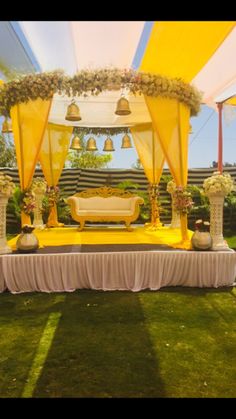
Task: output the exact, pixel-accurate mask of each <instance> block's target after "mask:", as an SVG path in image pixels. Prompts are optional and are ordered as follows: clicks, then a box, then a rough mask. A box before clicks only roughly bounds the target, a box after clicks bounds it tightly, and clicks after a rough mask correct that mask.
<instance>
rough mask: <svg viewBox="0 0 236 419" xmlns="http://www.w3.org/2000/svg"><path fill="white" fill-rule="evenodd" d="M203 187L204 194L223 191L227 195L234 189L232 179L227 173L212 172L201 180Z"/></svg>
mask: <svg viewBox="0 0 236 419" xmlns="http://www.w3.org/2000/svg"><path fill="white" fill-rule="evenodd" d="M203 188H204V192H205V194H206V195H208V194H215V193H219V192H220V193H223V194H224V195H228V194H229V193H230V192H232V191H234V190H235V186H234V181H233V179H232V177H231V176H230V174H229V173H223V174H221V173H220V172H214V173H213V175H212V176H211V177H208V178H207V179H205V180H204V182H203Z"/></svg>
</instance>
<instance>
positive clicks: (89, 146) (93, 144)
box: [86, 137, 97, 151]
mask: <svg viewBox="0 0 236 419" xmlns="http://www.w3.org/2000/svg"><path fill="white" fill-rule="evenodd" d="M86 150H87V151H96V150H97V144H96V141H95V140H94V138H92V137H90V138H89V139H88V141H87V145H86Z"/></svg>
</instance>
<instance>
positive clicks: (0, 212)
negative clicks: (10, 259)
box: [0, 193, 12, 255]
mask: <svg viewBox="0 0 236 419" xmlns="http://www.w3.org/2000/svg"><path fill="white" fill-rule="evenodd" d="M8 198H9V195H5V194H2V193H0V254H1V255H3V254H6V253H12V250H11V248H10V247H9V246H8V244H7V237H6V208H7V202H8Z"/></svg>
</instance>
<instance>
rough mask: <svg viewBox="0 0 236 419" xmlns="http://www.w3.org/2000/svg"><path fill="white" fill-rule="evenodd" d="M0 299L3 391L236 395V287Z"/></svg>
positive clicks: (37, 394) (0, 385)
mask: <svg viewBox="0 0 236 419" xmlns="http://www.w3.org/2000/svg"><path fill="white" fill-rule="evenodd" d="M0 299H1V300H0V336H1V339H0V397H22V395H23V396H24V397H106V398H107V397H139V398H142V397H235V396H236V362H235V347H236V327H235V319H236V288H222V289H217V290H215V289H190V288H180V287H176V288H168V289H167V288H166V289H162V290H160V291H157V292H151V291H145V292H139V293H132V292H98V291H91V290H83V291H82V290H81V291H77V292H74V293H67V294H66V293H61V294H46V293H30V294H20V295H11V294H9V293H3V294H1V295H0Z"/></svg>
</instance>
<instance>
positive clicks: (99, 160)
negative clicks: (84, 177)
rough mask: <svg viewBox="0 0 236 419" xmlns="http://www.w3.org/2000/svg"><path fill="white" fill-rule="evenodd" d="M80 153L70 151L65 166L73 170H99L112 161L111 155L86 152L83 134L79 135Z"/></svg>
mask: <svg viewBox="0 0 236 419" xmlns="http://www.w3.org/2000/svg"><path fill="white" fill-rule="evenodd" d="M80 144H81V147H82V150H81V151H76V150H70V151H69V153H68V157H67V165H68V166H69V167H71V168H73V169H76V168H81V169H100V168H107V167H108V163H109V162H110V161H111V160H112V155H111V154H110V153H109V154H101V153H98V152H96V151H86V144H85V140H84V134H82V135H81V134H80Z"/></svg>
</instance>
